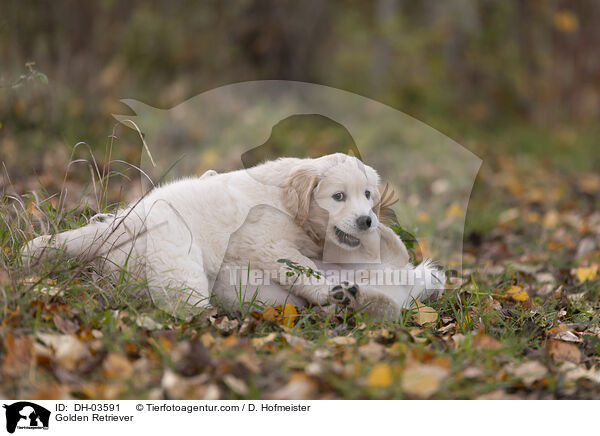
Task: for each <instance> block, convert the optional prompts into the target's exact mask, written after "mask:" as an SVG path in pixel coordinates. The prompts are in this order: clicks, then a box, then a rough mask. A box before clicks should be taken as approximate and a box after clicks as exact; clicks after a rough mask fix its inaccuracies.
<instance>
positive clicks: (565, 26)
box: [554, 11, 579, 33]
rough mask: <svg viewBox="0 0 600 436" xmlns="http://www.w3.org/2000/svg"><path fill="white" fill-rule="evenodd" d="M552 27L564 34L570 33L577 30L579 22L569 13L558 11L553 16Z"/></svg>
mask: <svg viewBox="0 0 600 436" xmlns="http://www.w3.org/2000/svg"><path fill="white" fill-rule="evenodd" d="M554 25H555V26H556V28H557V29H558V30H560V31H561V32H564V33H572V32H575V31H576V30H577V29H579V20H578V18H577V16H576V15H575V14H574V13H573V12H571V11H558V12H556V13H555V14H554Z"/></svg>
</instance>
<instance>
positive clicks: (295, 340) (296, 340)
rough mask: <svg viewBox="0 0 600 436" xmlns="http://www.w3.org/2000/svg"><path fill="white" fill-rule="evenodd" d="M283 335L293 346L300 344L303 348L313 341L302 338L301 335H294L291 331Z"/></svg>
mask: <svg viewBox="0 0 600 436" xmlns="http://www.w3.org/2000/svg"><path fill="white" fill-rule="evenodd" d="M281 336H283V338H284V339H285V341H286V342H287V343H288V344H290V345H291V346H292V347H295V346H300V347H302V348H306V347H308V346H310V345H311V344H312V342H311V341H307V340H306V339H304V338H301V337H300V336H294V335H292V334H289V333H282V334H281Z"/></svg>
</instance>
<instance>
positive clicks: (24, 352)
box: [2, 333, 35, 377]
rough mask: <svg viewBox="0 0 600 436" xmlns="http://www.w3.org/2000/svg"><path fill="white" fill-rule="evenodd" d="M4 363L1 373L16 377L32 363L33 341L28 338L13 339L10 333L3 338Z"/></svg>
mask: <svg viewBox="0 0 600 436" xmlns="http://www.w3.org/2000/svg"><path fill="white" fill-rule="evenodd" d="M3 345H4V349H5V350H6V351H5V353H6V354H5V355H4V362H3V363H2V371H3V373H4V374H5V375H7V376H9V377H18V376H19V374H21V372H22V371H24V370H26V369H28V368H29V366H30V365H31V363H32V362H33V361H34V356H35V353H34V347H33V341H32V340H31V337H29V336H21V337H15V336H13V335H12V333H7V334H6V335H5V336H4V344H3Z"/></svg>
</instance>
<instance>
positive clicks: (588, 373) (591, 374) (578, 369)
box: [561, 362, 600, 383]
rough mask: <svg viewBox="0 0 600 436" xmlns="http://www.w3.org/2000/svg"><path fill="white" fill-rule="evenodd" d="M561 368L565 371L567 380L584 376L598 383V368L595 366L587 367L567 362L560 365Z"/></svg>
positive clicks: (599, 377)
mask: <svg viewBox="0 0 600 436" xmlns="http://www.w3.org/2000/svg"><path fill="white" fill-rule="evenodd" d="M561 369H562V370H564V371H565V376H566V379H567V380H577V379H580V378H586V379H588V380H591V381H593V382H595V383H600V370H599V369H596V367H592V368H589V369H587V368H585V367H584V366H581V365H575V364H574V363H571V362H567V363H564V364H563V365H562V367H561Z"/></svg>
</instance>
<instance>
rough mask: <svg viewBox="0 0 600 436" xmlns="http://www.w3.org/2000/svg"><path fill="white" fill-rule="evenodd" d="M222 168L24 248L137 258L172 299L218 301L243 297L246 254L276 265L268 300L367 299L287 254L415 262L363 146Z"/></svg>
mask: <svg viewBox="0 0 600 436" xmlns="http://www.w3.org/2000/svg"><path fill="white" fill-rule="evenodd" d="M210 175H211V176H210V177H202V178H191V179H184V180H180V181H177V182H173V183H169V184H166V185H164V186H161V187H159V188H156V189H155V190H153V191H151V192H150V193H149V194H148V195H147V196H145V197H144V198H142V199H141V200H140V201H138V202H135V203H133V204H131V205H130V206H129V207H127V208H125V209H123V210H120V211H118V212H117V213H116V214H115V215H98V216H96V217H94V218H92V219H91V221H90V223H89V224H88V225H87V226H85V227H82V228H80V229H76V230H71V231H67V232H64V233H60V234H57V235H54V236H42V237H39V238H36V239H34V240H32V241H30V242H29V243H28V244H27V245H26V246H25V247H24V251H23V256H24V258H25V260H27V261H29V262H31V261H32V260H35V259H38V258H40V257H42V256H57V255H58V253H60V254H61V255H66V256H71V257H73V256H79V257H82V258H84V259H85V260H91V261H93V262H94V263H96V265H97V266H98V268H99V270H100V272H101V273H107V274H113V275H118V274H119V273H120V272H121V271H122V269H123V268H125V269H126V271H127V272H129V273H130V274H132V275H133V276H134V277H136V278H139V279H143V280H144V281H146V282H147V284H148V287H149V290H150V294H151V296H152V298H153V300H154V301H155V302H156V303H157V304H158V305H159V306H160V307H163V308H167V309H168V310H170V311H178V310H179V309H181V308H185V309H186V310H189V309H192V310H193V309H194V308H198V307H206V306H207V305H209V304H210V301H211V297H212V298H213V301H215V302H229V303H231V302H232V301H233V300H234V297H236V298H238V301H239V296H240V293H239V292H237V293H236V289H237V288H236V286H235V282H234V281H233V280H232V276H231V275H229V278H228V279H227V278H226V277H225V275H224V274H225V271H226V270H228V269H229V270H231V269H232V268H237V267H239V266H241V265H243V266H246V268H247V267H248V266H249V267H250V268H251V269H252V270H255V271H262V272H265V273H268V274H270V275H271V276H272V277H273V282H272V283H269V284H268V285H267V286H265V287H264V288H265V290H264V295H262V294H261V293H263V291H262V290H261V288H260V287H259V289H258V293H259V294H258V295H257V297H258V298H257V299H258V300H263V301H267V302H269V301H270V300H273V298H272V296H271V295H270V292H271V290H272V287H273V286H274V287H275V288H277V289H279V291H280V292H279V294H278V297H281V295H282V292H283V293H284V294H285V296H286V298H290V297H291V298H293V299H294V302H296V303H297V304H300V303H308V304H316V305H320V306H327V305H336V304H350V305H355V306H356V305H357V304H358V300H357V298H359V296H360V289H359V288H358V287H357V286H355V285H354V284H353V283H351V282H349V281H344V282H343V283H338V282H336V281H335V280H331V279H328V278H327V279H325V280H321V281H306V280H299V276H301V275H302V274H300V275H291V276H290V274H288V273H289V272H290V271H289V267H288V265H286V264H284V263H281V262H280V259H287V260H288V261H289V262H293V264H294V265H300V266H302V267H303V268H305V269H306V270H313V271H317V270H319V268H320V266H321V267H322V265H317V263H315V261H314V260H313V259H323V261H325V262H326V263H328V264H336V263H342V264H343V263H346V262H352V263H360V262H368V263H375V264H381V263H382V262H383V263H385V264H389V265H394V266H396V267H397V268H401V267H404V266H406V265H407V263H408V255H407V253H406V249H405V247H404V245H403V244H402V242H401V241H400V239H399V238H398V237H396V236H395V235H393V232H391V230H389V229H388V228H387V227H385V226H383V225H381V224H380V223H379V222H378V219H377V214H376V213H375V212H376V210H374V209H376V208H377V205H378V200H379V191H378V184H379V176H378V175H377V173H376V172H375V170H373V169H372V168H370V167H368V166H366V165H363V164H362V163H361V162H360V161H359V160H357V159H356V158H353V157H349V156H347V155H344V154H334V155H328V156H324V157H321V158H318V159H296V158H283V159H279V160H276V161H271V162H267V163H264V164H262V165H258V166H256V167H253V168H250V169H247V170H238V171H233V172H229V173H223V174H212V173H211V174H210ZM390 232H391V235H390ZM382 234H383V235H386V237H385V238H382V237H381V235H382ZM213 288H214V289H213ZM232 291H233V292H232ZM275 300H277V298H275Z"/></svg>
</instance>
